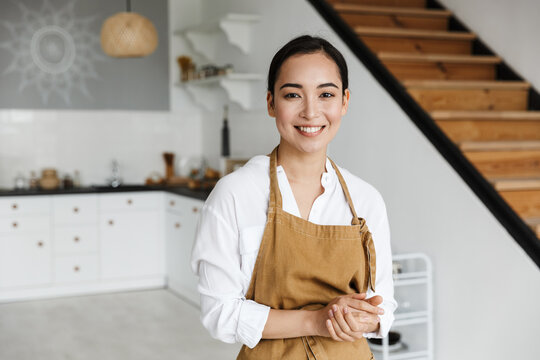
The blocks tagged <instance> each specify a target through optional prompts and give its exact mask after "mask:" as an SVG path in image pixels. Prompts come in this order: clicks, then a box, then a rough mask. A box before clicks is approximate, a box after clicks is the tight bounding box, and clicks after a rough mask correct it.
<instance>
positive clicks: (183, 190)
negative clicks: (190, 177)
mask: <svg viewBox="0 0 540 360" xmlns="http://www.w3.org/2000/svg"><path fill="white" fill-rule="evenodd" d="M128 191H165V192H169V193H172V194H177V195H183V196H188V197H191V198H194V199H200V200H206V198H207V197H208V195H209V194H210V191H212V189H209V190H192V189H190V188H188V187H185V186H163V185H120V186H119V187H116V188H113V187H110V186H102V185H93V186H88V187H80V188H73V189H57V190H10V189H1V188H0V197H1V196H24V195H62V194H95V193H115V192H128Z"/></svg>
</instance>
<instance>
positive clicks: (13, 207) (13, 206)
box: [11, 204, 19, 210]
mask: <svg viewBox="0 0 540 360" xmlns="http://www.w3.org/2000/svg"><path fill="white" fill-rule="evenodd" d="M18 207H19V205H17V204H12V205H11V208H12V209H13V210H17V208H18Z"/></svg>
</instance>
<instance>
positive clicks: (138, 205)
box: [99, 192, 165, 279]
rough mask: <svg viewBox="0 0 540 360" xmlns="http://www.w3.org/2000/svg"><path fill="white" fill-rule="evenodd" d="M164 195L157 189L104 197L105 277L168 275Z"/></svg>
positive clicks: (102, 241) (101, 227)
mask: <svg viewBox="0 0 540 360" xmlns="http://www.w3.org/2000/svg"><path fill="white" fill-rule="evenodd" d="M162 195H163V194H161V193H157V192H154V193H150V194H128V193H125V194H114V198H111V197H110V196H109V194H105V195H102V197H100V208H101V209H102V212H101V213H100V215H99V234H100V244H99V247H100V251H101V277H102V279H118V278H136V277H142V276H151V275H164V270H163V269H164V266H163V265H164V260H163V258H164V256H163V253H164V251H165V249H164V242H163V236H162V234H163V227H162V226H161V221H160V219H161V212H162V208H160V206H159V205H160V204H162V202H161V201H160V199H162ZM130 202H131V203H130ZM131 206H133V207H131ZM110 210H115V211H110Z"/></svg>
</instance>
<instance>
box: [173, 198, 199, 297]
mask: <svg viewBox="0 0 540 360" xmlns="http://www.w3.org/2000/svg"><path fill="white" fill-rule="evenodd" d="M167 200H168V201H167V205H168V207H167V212H166V215H165V219H166V220H165V237H166V242H167V243H166V248H167V253H166V263H167V284H168V287H169V288H170V289H171V290H173V291H174V292H176V293H178V294H180V295H182V296H184V297H186V298H187V299H189V300H190V301H192V302H193V303H195V304H199V302H200V300H199V292H198V290H197V284H198V278H197V276H196V275H195V274H193V272H192V271H191V266H190V259H191V250H192V248H193V243H194V241H195V231H196V227H197V222H198V220H199V214H200V212H201V208H202V206H203V204H204V201H202V200H197V199H190V198H186V197H184V196H172V195H168V196H167Z"/></svg>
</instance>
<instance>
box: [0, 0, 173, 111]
mask: <svg viewBox="0 0 540 360" xmlns="http://www.w3.org/2000/svg"><path fill="white" fill-rule="evenodd" d="M132 10H133V11H134V12H137V13H139V14H141V15H143V16H145V17H147V18H149V19H150V20H151V21H152V22H153V23H154V26H155V27H156V29H157V31H158V37H159V45H158V48H157V49H156V51H155V52H154V53H153V54H151V55H149V56H147V57H144V58H133V59H114V58H111V57H108V56H106V55H105V54H104V53H103V52H102V50H101V47H100V30H101V25H102V23H103V21H104V20H105V19H106V18H108V17H109V16H111V15H113V14H115V13H117V12H120V11H125V1H109V0H78V1H72V0H20V1H1V2H0V28H1V31H0V108H7V109H126V110H169V71H168V70H169V66H168V26H167V1H166V0H155V1H145V0H134V1H132ZM45 27H48V29H49V31H50V30H51V29H57V30H53V31H52V32H49V35H48V37H43V38H42V40H41V41H35V42H34V43H35V44H37V45H38V46H35V47H32V39H38V37H37V36H36V34H39V33H40V31H41V30H40V29H44V28H45ZM62 34H64V35H62ZM62 39H68V40H70V39H72V40H73V42H72V45H66V44H65V43H64V42H63V41H62ZM51 47H53V48H51ZM32 49H33V50H32ZM70 49H71V50H70ZM73 49H74V52H73V54H74V56H73V57H70V56H69V55H68V53H69V52H70V51H73ZM40 59H41V60H40ZM61 59H64V60H66V62H65V65H62V66H56V67H54V66H52V65H51V64H53V65H54V64H56V65H58V64H59V63H60V62H61ZM69 59H71V60H69ZM40 64H42V65H41V66H39V65H40ZM43 64H45V65H43Z"/></svg>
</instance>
